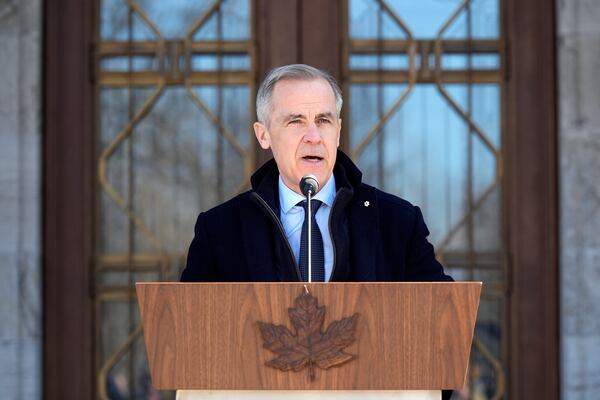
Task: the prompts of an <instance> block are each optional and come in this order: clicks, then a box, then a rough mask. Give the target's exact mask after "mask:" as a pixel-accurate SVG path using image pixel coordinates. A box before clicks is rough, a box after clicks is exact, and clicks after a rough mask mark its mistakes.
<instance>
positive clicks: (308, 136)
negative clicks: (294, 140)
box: [304, 123, 322, 143]
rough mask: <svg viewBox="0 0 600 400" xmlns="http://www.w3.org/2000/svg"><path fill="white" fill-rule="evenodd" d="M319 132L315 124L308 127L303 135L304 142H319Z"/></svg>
mask: <svg viewBox="0 0 600 400" xmlns="http://www.w3.org/2000/svg"><path fill="white" fill-rule="evenodd" d="M321 139H322V138H321V132H320V131H319V128H318V127H317V125H316V124H315V123H311V124H309V125H308V129H307V130H306V133H305V134H304V141H305V142H309V143H319V142H320V141H321Z"/></svg>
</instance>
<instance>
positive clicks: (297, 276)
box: [181, 64, 452, 282]
mask: <svg viewBox="0 0 600 400" xmlns="http://www.w3.org/2000/svg"><path fill="white" fill-rule="evenodd" d="M341 108H342V96H341V91H340V89H339V87H338V85H337V83H336V82H335V80H334V79H333V78H332V77H331V76H330V75H329V74H327V73H325V72H323V71H320V70H318V69H315V68H313V67H310V66H308V65H302V64H296V65H287V66H283V67H279V68H276V69H274V70H272V71H271V72H270V73H269V74H268V75H267V77H266V78H265V80H264V82H263V83H262V85H261V86H260V88H259V91H258V94H257V99H256V110H257V117H258V122H256V123H255V124H254V132H255V134H256V138H257V139H258V142H259V143H260V146H261V147H262V148H263V149H269V148H270V149H271V150H272V152H273V157H274V159H272V160H271V161H269V162H267V163H266V164H265V165H263V166H262V167H261V168H259V169H258V171H256V172H255V174H254V175H253V176H252V179H251V183H252V189H251V190H250V191H248V192H245V193H242V194H240V195H238V196H236V197H234V198H233V199H231V200H229V201H227V202H225V203H223V204H221V205H219V206H217V207H215V208H213V209H211V210H209V211H207V212H204V213H201V214H200V216H199V217H198V220H197V222H196V227H195V237H194V239H193V241H192V243H191V245H190V249H189V253H188V260H187V266H186V268H185V270H184V271H183V274H182V276H181V280H182V281H188V282H189V281H219V282H224V281H229V282H268V281H276V282H277V281H306V280H307V279H308V277H307V275H308V272H307V269H306V259H307V251H308V250H307V247H306V244H305V243H306V241H307V240H306V237H307V228H306V225H307V222H306V221H305V213H306V212H305V209H306V201H305V198H304V196H303V195H302V194H301V191H300V188H299V182H300V180H301V178H302V177H303V176H305V175H307V174H313V175H314V176H316V178H317V180H318V182H319V184H320V188H321V189H320V190H319V191H318V192H317V194H316V195H315V197H314V198H315V199H316V201H315V203H314V204H315V205H314V207H313V208H314V209H316V214H315V216H314V218H313V221H315V222H316V224H313V226H314V227H317V228H315V229H313V265H312V270H313V280H314V281H317V280H324V281H363V282H365V281H451V280H452V278H450V277H449V276H447V275H445V274H444V271H443V267H442V266H441V265H440V264H439V263H438V262H437V261H436V259H435V255H434V250H433V247H432V245H431V244H430V243H429V242H428V241H427V239H426V237H427V236H428V234H429V232H428V230H427V227H426V226H425V223H424V221H423V216H422V215H421V211H420V210H419V208H418V207H414V206H412V205H411V204H410V203H408V202H407V201H405V200H402V199H400V198H398V197H396V196H393V195H390V194H388V193H384V192H382V191H380V190H378V189H376V188H374V187H372V186H369V185H367V184H364V183H362V182H361V177H362V174H361V172H360V171H359V170H358V168H357V167H356V166H355V165H354V164H353V163H352V161H351V160H350V159H349V158H348V157H347V156H346V155H345V154H344V153H342V152H341V151H339V150H338V146H339V142H340V130H341V123H342V121H341V119H340V112H341ZM303 200H304V201H303ZM311 204H313V203H311ZM313 214H314V212H313Z"/></svg>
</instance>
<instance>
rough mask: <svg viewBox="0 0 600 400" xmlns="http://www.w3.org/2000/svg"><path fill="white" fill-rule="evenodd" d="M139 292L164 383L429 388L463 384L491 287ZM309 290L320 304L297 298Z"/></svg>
mask: <svg viewBox="0 0 600 400" xmlns="http://www.w3.org/2000/svg"><path fill="white" fill-rule="evenodd" d="M136 290H137V295H138V301H139V305H140V311H141V316H142V321H143V324H144V339H145V343H146V349H147V353H148V362H149V365H150V371H151V375H152V382H153V385H154V387H156V388H158V389H187V390H232V389H233V390H430V389H459V388H462V387H463V386H464V382H465V378H466V370H467V364H468V359H469V354H470V349H471V342H472V338H473V329H474V326H475V320H476V315H477V308H478V305H479V296H480V293H481V282H455V283H442V282H427V283H406V282H401V283H400V282H399V283H393V282H374V283H337V282H336V283H310V284H304V283H297V282H294V283H291V282H289V283H158V282H157V283H138V284H136ZM306 290H308V292H309V293H310V296H312V298H314V299H316V302H317V303H314V302H312V303H311V301H312V300H310V301H308V302H307V301H306V299H308V297H302V299H304V300H302V301H301V302H300V303H298V298H299V296H300V297H301V295H302V294H305V293H306ZM307 305H308V306H307ZM306 307H309V308H310V307H312V309H307V308H306ZM307 310H308V311H307ZM313 311H314V312H313ZM355 314H358V316H357V317H353V316H354V315H355ZM299 315H300V319H298V318H299V317H298V316H299ZM311 318H312V320H311ZM315 318H316V319H315ZM302 321H304V322H302ZM306 321H308V322H306ZM309 322H310V323H312V325H311V327H310V328H307V326H308V325H306V326H303V325H302V324H304V323H307V324H309ZM261 323H262V324H261ZM319 324H320V326H319V327H317V326H316V325H319ZM309 325H310V324H309ZM261 327H266V328H269V329H270V330H267V337H265V332H263V330H261V329H263V328H261ZM266 328H264V329H266ZM305 328H306V329H308V330H310V331H311V332H310V334H307V333H306V329H305ZM313 328H314V329H313ZM317 328H319V331H317ZM352 329H353V330H352ZM269 332H270V333H269ZM269 335H271V336H269ZM273 335H274V336H273ZM307 343H309V345H308V346H307ZM307 348H308V349H309V350H307ZM273 360H276V361H275V362H274V361H273ZM282 360H283V361H282ZM282 365H283V370H282V369H277V368H275V367H274V366H279V367H281V366H282ZM286 368H287V370H285V369H286ZM325 368H326V369H325ZM294 369H298V371H295V370H294Z"/></svg>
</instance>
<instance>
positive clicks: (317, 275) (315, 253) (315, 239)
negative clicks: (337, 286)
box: [297, 200, 325, 282]
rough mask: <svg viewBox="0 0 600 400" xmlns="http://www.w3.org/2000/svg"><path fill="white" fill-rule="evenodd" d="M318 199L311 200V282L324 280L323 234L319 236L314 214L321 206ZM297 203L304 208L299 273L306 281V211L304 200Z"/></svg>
mask: <svg viewBox="0 0 600 400" xmlns="http://www.w3.org/2000/svg"><path fill="white" fill-rule="evenodd" d="M321 204H322V203H321V201H320V200H311V208H312V243H311V245H312V281H313V282H324V281H325V251H324V250H323V236H321V230H320V229H319V225H317V220H316V218H315V215H317V210H318V209H319V207H321ZM297 205H299V206H301V207H302V208H304V223H303V224H302V233H301V236H300V273H301V274H302V280H303V281H305V282H307V281H308V278H307V277H308V212H307V210H306V209H307V205H308V202H307V201H306V200H304V201H301V202H300V203H298V204H297Z"/></svg>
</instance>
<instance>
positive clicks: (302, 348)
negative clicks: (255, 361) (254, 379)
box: [258, 292, 358, 380]
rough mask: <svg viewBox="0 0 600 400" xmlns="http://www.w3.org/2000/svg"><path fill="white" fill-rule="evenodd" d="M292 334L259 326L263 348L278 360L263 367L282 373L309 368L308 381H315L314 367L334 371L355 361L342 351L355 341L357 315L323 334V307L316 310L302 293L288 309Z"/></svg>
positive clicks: (309, 297)
mask: <svg viewBox="0 0 600 400" xmlns="http://www.w3.org/2000/svg"><path fill="white" fill-rule="evenodd" d="M288 314H289V316H290V320H291V321H292V325H293V327H294V332H293V333H292V332H291V331H290V330H289V329H288V328H287V327H286V326H284V325H273V324H270V323H266V322H259V323H258V325H259V328H260V332H261V334H262V339H263V346H264V347H265V348H267V349H269V350H271V351H272V352H273V353H275V354H277V355H278V356H277V357H275V358H274V359H272V360H269V361H267V362H266V363H265V365H267V366H269V367H273V368H278V369H280V370H282V371H290V370H294V371H300V370H302V369H303V368H305V367H306V366H308V374H309V377H310V379H311V380H314V379H315V371H314V366H315V365H316V366H318V367H319V368H322V369H327V368H330V367H333V366H334V365H339V364H342V363H345V362H347V361H350V360H352V359H354V358H356V356H355V355H352V354H348V353H344V352H343V351H342V349H343V348H344V347H346V346H348V345H350V344H351V343H352V342H354V341H355V340H356V338H355V337H354V333H355V330H356V321H357V319H358V313H356V314H354V315H353V316H351V317H346V318H343V319H341V320H339V321H333V322H332V323H331V324H329V326H328V327H327V329H326V330H325V331H324V332H323V330H322V328H323V319H324V317H325V306H321V307H319V304H318V302H317V299H316V298H315V297H313V296H312V295H311V294H310V293H305V292H303V293H302V294H301V295H300V296H298V297H297V298H296V300H295V307H290V308H288Z"/></svg>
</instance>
